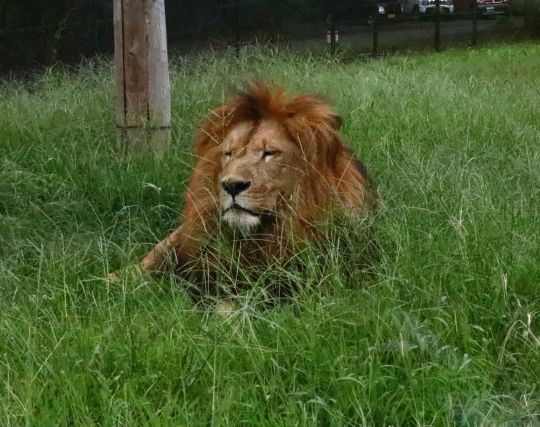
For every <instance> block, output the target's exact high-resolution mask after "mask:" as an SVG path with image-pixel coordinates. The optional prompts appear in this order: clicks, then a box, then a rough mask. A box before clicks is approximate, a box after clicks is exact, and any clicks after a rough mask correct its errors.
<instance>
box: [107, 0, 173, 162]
mask: <svg viewBox="0 0 540 427" xmlns="http://www.w3.org/2000/svg"><path fill="white" fill-rule="evenodd" d="M114 48H115V49H114V50H115V63H116V97H117V99H116V125H117V129H118V130H117V139H118V141H119V142H120V143H121V144H122V145H123V146H127V148H128V150H129V151H132V152H136V151H151V152H153V153H154V154H156V155H161V154H163V152H164V151H165V150H166V148H167V147H168V145H169V141H170V136H171V98H170V83H169V65H168V59H167V35H166V28H165V4H164V0H114Z"/></svg>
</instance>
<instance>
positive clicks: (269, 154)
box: [262, 150, 278, 159]
mask: <svg viewBox="0 0 540 427" xmlns="http://www.w3.org/2000/svg"><path fill="white" fill-rule="evenodd" d="M276 154H278V151H277V150H264V152H263V156H262V158H263V159H267V158H269V157H272V156H275V155H276Z"/></svg>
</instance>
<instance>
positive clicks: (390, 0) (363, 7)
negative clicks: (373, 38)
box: [335, 0, 402, 25]
mask: <svg viewBox="0 0 540 427" xmlns="http://www.w3.org/2000/svg"><path fill="white" fill-rule="evenodd" d="M401 12H402V9H401V0H380V1H372V0H336V3H335V13H336V18H337V20H338V22H343V23H347V24H354V23H358V22H364V23H368V24H370V25H371V24H373V23H374V22H375V20H376V19H377V20H379V21H381V20H385V21H387V20H388V21H391V20H394V19H397V18H398V17H399V15H401Z"/></svg>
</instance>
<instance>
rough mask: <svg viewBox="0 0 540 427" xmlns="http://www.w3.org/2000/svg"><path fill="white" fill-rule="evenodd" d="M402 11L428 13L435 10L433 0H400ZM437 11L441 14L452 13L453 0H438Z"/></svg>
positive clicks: (418, 14)
mask: <svg viewBox="0 0 540 427" xmlns="http://www.w3.org/2000/svg"><path fill="white" fill-rule="evenodd" d="M401 8H402V10H403V13H411V14H413V15H417V16H421V15H430V14H433V12H435V0H401ZM439 8H440V9H439V12H440V13H441V14H442V15H446V14H449V13H454V2H453V0H439Z"/></svg>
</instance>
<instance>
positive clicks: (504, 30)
mask: <svg viewBox="0 0 540 427" xmlns="http://www.w3.org/2000/svg"><path fill="white" fill-rule="evenodd" d="M166 12H167V31H168V42H169V47H170V50H171V51H172V52H175V53H178V54H188V53H197V52H200V51H204V50H205V49H209V48H212V49H220V48H228V47H231V46H232V47H236V48H240V47H242V46H243V45H249V44H253V43H259V44H261V43H263V44H266V43H270V44H274V45H277V46H280V47H284V48H290V49H309V50H315V51H317V50H331V51H332V50H336V49H348V50H349V51H351V52H353V53H354V54H358V55H372V54H381V53H384V52H388V51H399V50H411V49H435V50H441V49H444V48H446V47H450V46H454V45H459V44H462V45H474V44H478V43H485V42H495V41H504V40H515V39H524V38H528V37H538V36H540V0H281V1H277V2H276V1H270V0H222V1H217V0H183V1H179V0H168V1H166ZM112 51H113V7H112V0H40V1H39V2H36V1H34V0H0V58H2V59H1V61H0V72H2V73H10V72H13V71H14V70H25V69H35V68H37V67H40V66H43V65H50V64H54V63H57V62H62V63H68V64H75V63H77V62H79V61H80V60H81V59H82V58H84V57H89V56H92V55H96V54H111V53H112Z"/></svg>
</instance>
